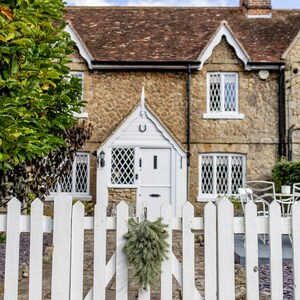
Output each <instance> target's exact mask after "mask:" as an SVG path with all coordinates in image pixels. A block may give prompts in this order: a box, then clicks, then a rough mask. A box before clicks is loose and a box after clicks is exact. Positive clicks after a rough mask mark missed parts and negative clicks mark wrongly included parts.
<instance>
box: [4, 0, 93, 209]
mask: <svg viewBox="0 0 300 300" xmlns="http://www.w3.org/2000/svg"><path fill="white" fill-rule="evenodd" d="M63 14H64V5H63V2H62V1H61V0H6V1H1V4H0V199H1V201H0V204H1V202H2V204H3V203H5V202H6V200H7V199H8V198H9V197H11V196H17V197H18V198H19V200H23V201H27V200H30V198H31V197H35V196H39V197H42V196H43V195H44V194H45V191H46V190H48V189H49V188H50V187H51V186H53V185H54V184H55V183H56V181H57V180H58V178H59V176H61V175H63V174H65V173H67V172H68V170H70V166H71V165H72V162H73V159H74V155H75V153H76V151H78V150H79V149H80V148H81V147H82V146H83V144H84V142H85V141H86V140H88V139H89V138H90V136H91V131H92V126H91V124H90V123H89V122H87V121H81V122H77V119H76V118H75V117H74V112H80V108H81V107H82V106H83V105H84V102H83V101H82V100H81V89H82V86H81V82H80V80H79V79H78V78H76V77H71V76H70V75H69V72H70V69H69V67H68V63H69V62H70V60H69V58H68V55H69V54H70V53H72V52H73V47H74V43H73V41H71V39H70V36H69V34H68V33H66V32H64V30H63V29H64V27H65V23H64V21H63Z"/></svg>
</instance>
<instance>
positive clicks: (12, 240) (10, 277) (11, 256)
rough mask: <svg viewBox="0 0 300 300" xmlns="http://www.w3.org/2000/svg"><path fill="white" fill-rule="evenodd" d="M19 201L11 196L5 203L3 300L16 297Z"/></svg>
mask: <svg viewBox="0 0 300 300" xmlns="http://www.w3.org/2000/svg"><path fill="white" fill-rule="evenodd" d="M20 214H21V203H20V202H19V201H18V200H17V199H16V198H12V200H10V201H9V203H8V205H7V228H6V251H5V255H6V257H5V278H4V300H16V299H18V286H19V284H18V282H19V249H20V221H21V218H20V217H21V216H20Z"/></svg>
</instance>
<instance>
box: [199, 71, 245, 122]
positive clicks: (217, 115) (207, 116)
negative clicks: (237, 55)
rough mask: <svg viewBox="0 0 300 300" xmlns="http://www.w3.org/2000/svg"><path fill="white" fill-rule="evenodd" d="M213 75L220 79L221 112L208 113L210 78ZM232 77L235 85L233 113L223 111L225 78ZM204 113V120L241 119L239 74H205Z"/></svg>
mask: <svg viewBox="0 0 300 300" xmlns="http://www.w3.org/2000/svg"><path fill="white" fill-rule="evenodd" d="M214 75H219V77H220V101H221V111H210V102H211V98H210V91H211V78H212V76H214ZM226 75H229V76H233V75H234V84H235V103H234V104H235V111H225V99H224V95H225V76H226ZM206 91H207V92H206V111H207V112H206V113H204V114H203V118H204V119H243V118H244V115H243V114H240V113H239V74H238V72H207V74H206Z"/></svg>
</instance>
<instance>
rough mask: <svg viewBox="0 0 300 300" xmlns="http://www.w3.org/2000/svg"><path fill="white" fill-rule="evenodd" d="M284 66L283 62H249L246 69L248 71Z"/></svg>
mask: <svg viewBox="0 0 300 300" xmlns="http://www.w3.org/2000/svg"><path fill="white" fill-rule="evenodd" d="M283 66H284V63H282V62H276V63H275V62H274V63H269V62H256V63H254V62H248V63H247V65H246V67H245V69H246V70H247V71H254V70H280V69H281V68H282V67H283Z"/></svg>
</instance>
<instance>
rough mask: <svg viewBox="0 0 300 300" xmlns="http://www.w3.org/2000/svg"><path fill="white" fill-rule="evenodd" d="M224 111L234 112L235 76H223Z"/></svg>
mask: <svg viewBox="0 0 300 300" xmlns="http://www.w3.org/2000/svg"><path fill="white" fill-rule="evenodd" d="M224 110H225V111H236V74H225V75H224Z"/></svg>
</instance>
